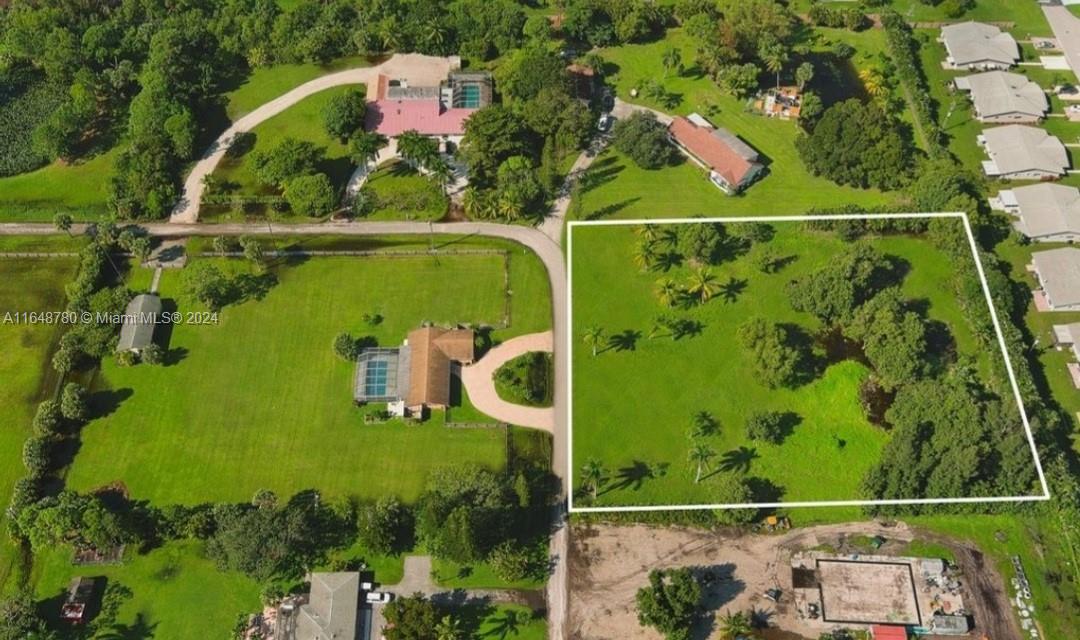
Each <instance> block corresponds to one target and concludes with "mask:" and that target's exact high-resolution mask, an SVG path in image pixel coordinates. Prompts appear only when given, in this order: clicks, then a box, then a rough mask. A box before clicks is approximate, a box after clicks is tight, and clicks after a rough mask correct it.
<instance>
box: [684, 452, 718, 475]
mask: <svg viewBox="0 0 1080 640" xmlns="http://www.w3.org/2000/svg"><path fill="white" fill-rule="evenodd" d="M714 457H716V451H714V450H713V449H712V448H711V447H709V445H707V444H705V443H703V442H695V443H693V445H692V446H691V447H690V452H689V453H688V454H687V458H688V459H689V460H690V463H691V464H693V465H695V467H696V468H697V471H696V472H695V474H694V484H697V483H699V482H701V472H702V470H704V471H708V470H709V460H712V459H713V458H714Z"/></svg>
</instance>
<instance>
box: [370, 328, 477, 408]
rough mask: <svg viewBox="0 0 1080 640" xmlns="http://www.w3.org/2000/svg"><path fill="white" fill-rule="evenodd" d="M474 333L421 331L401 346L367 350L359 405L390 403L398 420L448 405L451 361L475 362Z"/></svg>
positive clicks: (439, 330)
mask: <svg viewBox="0 0 1080 640" xmlns="http://www.w3.org/2000/svg"><path fill="white" fill-rule="evenodd" d="M474 342H475V334H474V333H473V331H472V330H471V329H442V328H439V327H422V328H420V329H415V330H413V331H410V332H409V336H408V338H407V339H406V340H405V343H404V344H402V345H401V346H400V347H396V348H391V349H386V348H371V349H364V350H363V351H361V352H360V356H359V358H358V360H357V365H356V379H355V384H354V392H353V397H354V399H355V400H356V402H357V403H367V402H386V403H387V407H388V409H389V411H390V413H392V414H394V415H398V416H405V415H414V416H420V415H423V411H424V409H445V408H447V407H449V406H450V382H451V381H450V376H451V374H452V368H453V363H455V362H456V363H459V364H468V363H471V362H472V361H473V359H474V358H475V349H474Z"/></svg>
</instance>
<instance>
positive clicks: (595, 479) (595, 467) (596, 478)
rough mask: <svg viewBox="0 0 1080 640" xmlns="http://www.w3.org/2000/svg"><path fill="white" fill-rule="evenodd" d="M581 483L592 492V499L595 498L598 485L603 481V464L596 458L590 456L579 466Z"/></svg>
mask: <svg viewBox="0 0 1080 640" xmlns="http://www.w3.org/2000/svg"><path fill="white" fill-rule="evenodd" d="M581 483H582V484H583V485H584V486H585V487H587V488H588V489H589V491H590V492H592V497H593V500H596V495H597V492H598V491H599V490H600V485H602V484H603V483H604V465H602V464H600V461H599V460H597V459H596V458H590V459H589V461H588V462H586V463H585V466H583V467H582V468H581Z"/></svg>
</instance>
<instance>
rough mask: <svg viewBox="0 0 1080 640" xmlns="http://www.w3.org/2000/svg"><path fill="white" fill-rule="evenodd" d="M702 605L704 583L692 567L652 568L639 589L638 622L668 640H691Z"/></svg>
mask: <svg viewBox="0 0 1080 640" xmlns="http://www.w3.org/2000/svg"><path fill="white" fill-rule="evenodd" d="M700 605H701V585H700V584H698V581H697V578H695V577H694V574H693V573H692V572H691V571H690V569H687V568H682V569H669V570H660V569H653V570H652V571H651V572H649V586H647V587H642V588H641V589H639V590H638V592H637V607H638V622H640V623H641V626H643V627H653V628H655V629H656V630H657V631H659V632H660V633H662V634H663V635H664V637H665V638H667V640H688V639H689V638H690V628H691V627H692V626H693V624H694V620H695V619H696V617H697V615H698V607H699V606H700Z"/></svg>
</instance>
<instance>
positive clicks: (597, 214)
mask: <svg viewBox="0 0 1080 640" xmlns="http://www.w3.org/2000/svg"><path fill="white" fill-rule="evenodd" d="M638 200H641V198H636V197H635V198H627V199H626V200H622V201H620V202H613V203H612V204H609V205H605V206H603V207H600V208H599V209H596V210H594V211H592V212H590V213H588V214H586V215H585V219H586V220H599V219H601V218H606V217H608V216H613V215H615V214H616V213H618V212H620V211H622V210H623V209H625V208H626V207H629V206H630V205H632V204H634V203H635V202H637V201H638Z"/></svg>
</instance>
